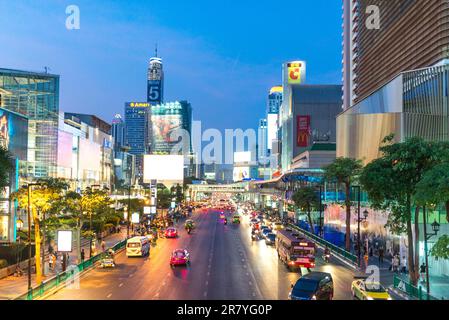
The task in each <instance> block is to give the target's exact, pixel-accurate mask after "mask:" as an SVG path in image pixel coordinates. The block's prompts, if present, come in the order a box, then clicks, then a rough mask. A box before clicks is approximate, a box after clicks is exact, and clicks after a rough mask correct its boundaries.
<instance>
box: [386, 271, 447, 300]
mask: <svg viewBox="0 0 449 320" xmlns="http://www.w3.org/2000/svg"><path fill="white" fill-rule="evenodd" d="M393 287H394V288H395V289H397V290H399V291H402V292H403V293H405V294H406V295H408V296H410V297H412V298H416V299H418V300H440V299H438V298H435V297H434V296H432V295H430V294H428V293H427V292H425V291H423V289H422V287H421V286H419V287H416V286H414V285H413V284H411V283H410V282H409V281H408V280H407V279H404V278H402V277H399V276H397V275H394V279H393Z"/></svg>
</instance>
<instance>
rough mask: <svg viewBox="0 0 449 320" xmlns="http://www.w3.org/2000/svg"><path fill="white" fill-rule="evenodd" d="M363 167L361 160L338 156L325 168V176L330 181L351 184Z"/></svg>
mask: <svg viewBox="0 0 449 320" xmlns="http://www.w3.org/2000/svg"><path fill="white" fill-rule="evenodd" d="M361 169H362V162H361V161H360V160H356V159H351V158H337V159H335V161H334V162H333V163H331V164H330V165H328V166H327V167H325V168H324V178H325V179H326V181H328V182H337V183H338V184H342V183H344V184H351V181H352V180H353V179H354V177H356V176H357V175H358V174H359V173H360V170H361Z"/></svg>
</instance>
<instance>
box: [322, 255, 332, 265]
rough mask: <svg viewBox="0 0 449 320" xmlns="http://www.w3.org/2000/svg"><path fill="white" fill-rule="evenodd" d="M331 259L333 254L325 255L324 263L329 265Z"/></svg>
mask: <svg viewBox="0 0 449 320" xmlns="http://www.w3.org/2000/svg"><path fill="white" fill-rule="evenodd" d="M330 259H331V254H330V253H325V254H324V255H323V260H324V262H326V263H329V261H330Z"/></svg>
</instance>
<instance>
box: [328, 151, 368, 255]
mask: <svg viewBox="0 0 449 320" xmlns="http://www.w3.org/2000/svg"><path fill="white" fill-rule="evenodd" d="M361 169H362V162H361V161H360V160H356V159H351V158H337V159H335V161H334V162H333V163H331V164H330V165H328V166H327V167H326V168H325V169H324V178H325V180H326V181H328V182H337V184H338V185H342V184H343V185H344V188H345V195H346V196H345V206H346V237H345V238H346V241H345V247H346V250H347V251H350V250H351V241H350V235H351V198H350V196H351V184H352V182H353V180H354V179H355V177H357V176H358V175H359V173H360V170H361Z"/></svg>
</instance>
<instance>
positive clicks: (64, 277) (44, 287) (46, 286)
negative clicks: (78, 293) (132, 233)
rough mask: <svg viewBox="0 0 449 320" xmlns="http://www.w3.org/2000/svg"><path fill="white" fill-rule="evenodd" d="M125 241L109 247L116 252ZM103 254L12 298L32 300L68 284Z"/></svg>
mask: <svg viewBox="0 0 449 320" xmlns="http://www.w3.org/2000/svg"><path fill="white" fill-rule="evenodd" d="M126 241H127V240H126V239H125V240H123V241H120V242H118V243H117V244H116V245H114V246H112V247H111V248H110V249H112V250H114V251H115V252H117V251H118V250H120V249H122V248H124V247H125V246H126ZM105 254H106V252H101V253H99V254H97V255H95V256H93V257H92V258H90V259H88V260H85V261H83V262H81V263H80V264H78V265H76V266H73V267H71V268H70V269H69V270H66V271H63V272H59V273H58V274H56V275H55V276H54V277H52V278H50V279H48V280H46V281H43V282H42V283H41V284H40V285H38V286H35V287H32V288H31V290H29V291H28V292H27V293H25V294H23V295H21V296H19V297H17V298H15V299H14V300H34V299H36V298H39V297H43V296H44V295H45V294H47V293H48V292H49V291H50V290H53V289H55V288H57V287H59V286H60V285H61V284H62V283H64V282H65V283H66V285H69V284H70V283H71V281H72V280H73V279H74V278H75V276H76V275H77V274H79V273H80V272H82V271H84V270H86V269H89V268H90V267H92V266H93V265H95V263H97V262H98V261H100V260H101V259H102V258H103V257H104V256H105Z"/></svg>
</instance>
